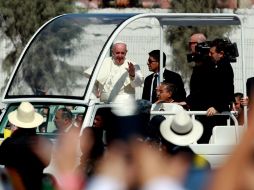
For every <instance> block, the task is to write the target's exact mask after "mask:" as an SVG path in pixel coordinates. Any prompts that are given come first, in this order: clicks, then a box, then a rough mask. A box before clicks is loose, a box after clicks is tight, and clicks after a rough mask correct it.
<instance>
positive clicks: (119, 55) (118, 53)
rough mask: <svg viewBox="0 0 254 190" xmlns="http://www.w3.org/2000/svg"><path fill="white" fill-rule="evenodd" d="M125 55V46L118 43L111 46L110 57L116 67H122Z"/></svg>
mask: <svg viewBox="0 0 254 190" xmlns="http://www.w3.org/2000/svg"><path fill="white" fill-rule="evenodd" d="M126 53H127V49H126V45H125V44H121V43H119V44H115V45H114V46H113V49H112V55H113V59H114V61H115V63H116V64H117V65H122V64H123V63H124V60H125V56H126Z"/></svg>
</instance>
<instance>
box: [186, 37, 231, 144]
mask: <svg viewBox="0 0 254 190" xmlns="http://www.w3.org/2000/svg"><path fill="white" fill-rule="evenodd" d="M208 47H209V49H208V51H207V52H206V54H207V55H203V58H204V59H201V61H203V62H202V64H200V65H198V66H197V65H196V68H194V69H196V74H197V75H196V76H195V77H197V78H196V82H197V83H195V85H196V86H195V85H194V87H195V88H193V84H191V85H192V86H190V87H191V93H190V96H189V99H188V100H189V101H188V102H189V103H190V109H191V110H199V111H201V110H204V111H206V112H207V114H206V116H198V117H197V119H198V120H200V121H201V122H202V124H203V125H204V133H203V135H202V137H201V138H200V139H199V141H198V143H208V142H209V139H210V137H211V134H212V128H213V127H214V126H215V125H226V117H225V116H215V115H216V114H217V113H220V112H222V111H229V110H230V105H231V104H232V102H233V101H234V73H233V69H232V66H231V64H230V59H229V55H228V52H230V50H228V48H229V47H231V46H229V45H228V41H225V40H223V39H215V40H213V41H212V42H210V43H209V46H208ZM194 71H195V70H193V74H194ZM197 71H198V72H197ZM198 74H200V76H198ZM197 79H198V80H197ZM192 80H193V76H192ZM192 82H193V81H192Z"/></svg>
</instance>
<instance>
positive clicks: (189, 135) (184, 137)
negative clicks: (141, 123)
mask: <svg viewBox="0 0 254 190" xmlns="http://www.w3.org/2000/svg"><path fill="white" fill-rule="evenodd" d="M160 132H161V135H162V136H163V138H164V139H166V140H167V141H169V142H171V143H173V144H175V145H179V146H187V145H190V144H192V143H194V142H196V141H197V140H198V139H199V138H200V137H201V136H202V134H203V125H202V124H201V123H200V122H199V121H197V120H195V119H192V118H191V117H190V116H189V115H188V113H187V112H186V111H181V112H179V113H177V114H176V115H174V116H170V117H167V119H165V120H164V121H162V123H161V125H160Z"/></svg>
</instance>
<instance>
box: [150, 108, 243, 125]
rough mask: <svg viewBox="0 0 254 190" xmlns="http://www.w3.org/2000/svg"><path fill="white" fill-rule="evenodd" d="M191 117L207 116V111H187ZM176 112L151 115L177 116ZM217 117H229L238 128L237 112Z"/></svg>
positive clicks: (229, 112)
mask: <svg viewBox="0 0 254 190" xmlns="http://www.w3.org/2000/svg"><path fill="white" fill-rule="evenodd" d="M187 113H188V114H189V115H191V116H192V118H195V116H196V115H206V114H207V112H206V111H187ZM175 114H176V112H170V111H151V115H175ZM215 115H228V116H229V117H230V118H231V119H232V120H233V122H234V125H235V126H236V127H237V126H238V125H239V124H238V121H237V119H236V117H235V115H237V111H225V112H222V113H217V114H215Z"/></svg>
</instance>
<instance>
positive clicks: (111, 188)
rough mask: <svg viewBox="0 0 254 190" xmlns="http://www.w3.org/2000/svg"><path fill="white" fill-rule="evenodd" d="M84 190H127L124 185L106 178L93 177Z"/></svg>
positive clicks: (113, 179)
mask: <svg viewBox="0 0 254 190" xmlns="http://www.w3.org/2000/svg"><path fill="white" fill-rule="evenodd" d="M86 190H127V187H126V184H124V183H122V182H121V181H119V180H117V179H115V178H112V177H108V176H95V177H94V178H92V179H91V181H90V182H88V185H87V188H86Z"/></svg>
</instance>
